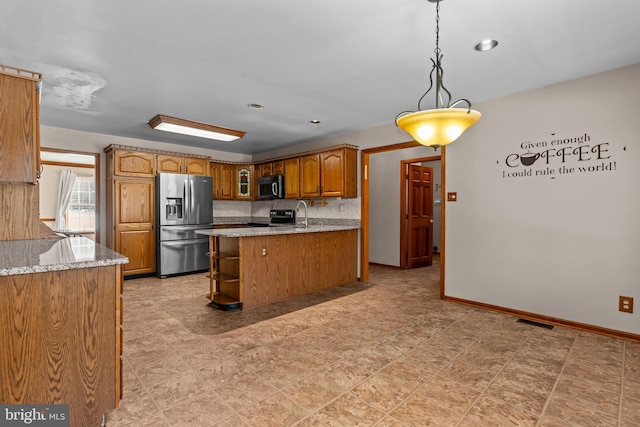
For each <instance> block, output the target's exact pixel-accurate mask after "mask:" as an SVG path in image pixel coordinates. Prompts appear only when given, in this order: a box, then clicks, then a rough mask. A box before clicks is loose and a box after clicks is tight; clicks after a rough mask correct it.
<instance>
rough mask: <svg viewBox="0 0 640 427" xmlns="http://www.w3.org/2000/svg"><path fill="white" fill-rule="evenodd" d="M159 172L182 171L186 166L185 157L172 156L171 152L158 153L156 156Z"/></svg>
mask: <svg viewBox="0 0 640 427" xmlns="http://www.w3.org/2000/svg"><path fill="white" fill-rule="evenodd" d="M156 162H157V165H158V173H161V172H170V173H182V169H183V168H184V157H178V156H172V155H170V154H158V155H157V156H156Z"/></svg>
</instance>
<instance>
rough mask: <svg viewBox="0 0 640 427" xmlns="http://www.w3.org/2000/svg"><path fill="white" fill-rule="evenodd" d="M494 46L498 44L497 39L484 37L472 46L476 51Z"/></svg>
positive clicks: (482, 50) (483, 50)
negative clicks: (484, 38)
mask: <svg viewBox="0 0 640 427" xmlns="http://www.w3.org/2000/svg"><path fill="white" fill-rule="evenodd" d="M496 46H498V40H493V39H486V40H482V41H481V42H480V43H477V44H476V45H475V46H474V47H473V48H474V49H475V50H477V51H478V52H486V51H488V50H491V49H493V48H494V47H496Z"/></svg>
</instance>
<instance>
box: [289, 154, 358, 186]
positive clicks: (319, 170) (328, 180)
mask: <svg viewBox="0 0 640 427" xmlns="http://www.w3.org/2000/svg"><path fill="white" fill-rule="evenodd" d="M357 162H358V159H357V150H355V149H352V148H340V149H336V150H330V151H325V152H322V153H318V154H309V155H307V156H303V157H300V198H303V199H304V198H307V197H308V198H314V197H356V196H357V170H356V169H357ZM285 185H286V177H285Z"/></svg>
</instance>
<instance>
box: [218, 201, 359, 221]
mask: <svg viewBox="0 0 640 427" xmlns="http://www.w3.org/2000/svg"><path fill="white" fill-rule="evenodd" d="M302 200H304V201H305V202H307V206H308V214H309V218H328V219H355V220H360V198H359V197H356V198H348V199H343V198H339V197H336V198H327V199H325V205H324V206H323V205H322V200H321V199H313V206H312V205H311V200H309V199H302ZM297 204H298V200H293V199H278V200H258V201H252V202H251V201H234V200H214V201H213V217H214V218H216V217H254V218H269V211H270V210H271V209H295V207H296V205H297Z"/></svg>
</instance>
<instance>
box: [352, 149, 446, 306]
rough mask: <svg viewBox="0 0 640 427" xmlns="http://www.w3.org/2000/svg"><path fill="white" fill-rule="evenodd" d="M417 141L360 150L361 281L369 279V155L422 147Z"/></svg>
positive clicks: (442, 224)
mask: <svg viewBox="0 0 640 427" xmlns="http://www.w3.org/2000/svg"><path fill="white" fill-rule="evenodd" d="M420 146H421V145H420V144H419V143H418V142H416V141H408V142H401V143H398V144H391V145H384V146H381V147H375V148H367V149H364V150H361V151H360V167H361V169H360V281H362V282H366V281H368V280H369V169H370V167H369V166H370V165H369V156H370V155H372V154H378V153H385V152H388V151H396V150H404V149H405V148H413V147H420ZM446 159H447V149H446V146H444V147H441V148H440V182H441V183H442V184H441V189H442V190H441V191H442V194H446V180H445V175H446V173H445V172H446ZM440 210H441V219H440V298H444V266H445V240H446V239H445V219H446V203H444V198H443V203H442V205H441V207H440Z"/></svg>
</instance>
